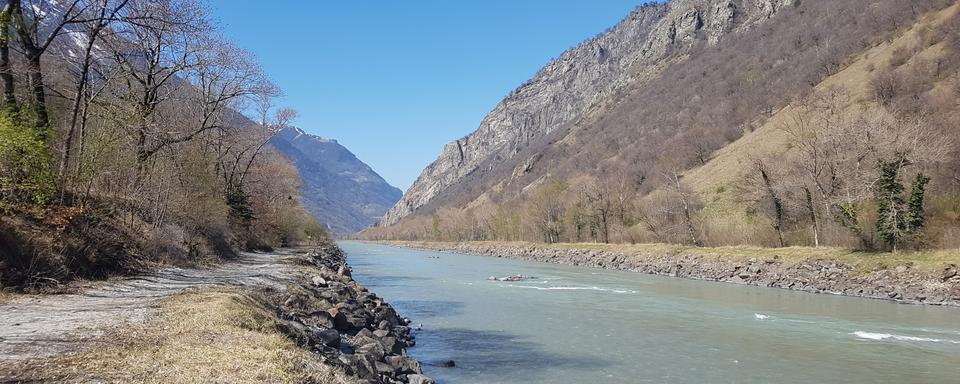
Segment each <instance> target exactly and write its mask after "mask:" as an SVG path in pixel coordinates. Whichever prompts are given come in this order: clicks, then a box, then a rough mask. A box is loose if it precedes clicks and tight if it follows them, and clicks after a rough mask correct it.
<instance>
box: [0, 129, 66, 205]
mask: <svg viewBox="0 0 960 384" xmlns="http://www.w3.org/2000/svg"><path fill="white" fill-rule="evenodd" d="M41 131H45V129H32V128H29V127H26V126H24V125H23V124H20V123H18V122H17V121H16V119H14V118H12V117H11V116H10V114H9V113H8V112H0V201H2V202H6V203H20V202H33V203H37V204H45V203H46V202H47V201H48V200H49V199H50V198H51V197H52V196H53V195H54V193H55V191H56V187H55V183H54V177H53V172H52V170H51V166H50V164H52V156H51V154H50V149H49V148H48V146H47V143H46V142H45V140H44V139H43V138H44V137H46V136H48V135H46V132H41Z"/></svg>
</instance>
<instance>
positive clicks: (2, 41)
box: [0, 3, 17, 113]
mask: <svg viewBox="0 0 960 384" xmlns="http://www.w3.org/2000/svg"><path fill="white" fill-rule="evenodd" d="M10 11H11V10H10V4H9V3H8V4H7V5H6V6H4V7H3V11H2V12H0V83H2V86H3V106H4V108H7V109H9V110H10V111H11V112H13V113H16V112H17V97H16V94H15V93H14V83H13V72H12V71H11V69H10Z"/></svg>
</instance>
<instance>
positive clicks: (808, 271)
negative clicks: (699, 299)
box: [389, 242, 960, 306]
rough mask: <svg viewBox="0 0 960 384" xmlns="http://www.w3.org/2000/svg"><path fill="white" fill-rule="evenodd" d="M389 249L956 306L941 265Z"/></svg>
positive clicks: (959, 275)
mask: <svg viewBox="0 0 960 384" xmlns="http://www.w3.org/2000/svg"><path fill="white" fill-rule="evenodd" d="M389 244H391V245H397V246H403V247H410V248H419V249H428V250H434V251H451V252H457V253H466V254H473V255H482V256H493V257H509V258H514V259H521V260H529V261H540V262H548V263H558V264H567V265H576V266H586V267H596V268H606V269H617V270H625V271H634V272H642V273H648V274H655V275H664V276H674V277H683V278H689V279H697V280H710V281H722V282H729V283H737V284H746V285H756V286H763V287H775V288H784V289H791V290H797V291H804V292H814V293H827V294H835V295H846V296H857V297H865V298H874V299H885V300H892V301H896V302H901V303H911V304H932V305H949V306H960V268H958V267H957V265H956V264H944V265H943V266H942V269H938V270H937V271H936V272H930V271H928V270H921V269H918V268H914V267H912V266H911V265H910V264H909V263H903V264H899V265H896V266H891V267H887V268H878V269H876V270H872V271H863V270H859V269H858V268H855V267H854V266H853V265H849V264H846V263H843V262H840V261H837V260H831V259H829V258H817V257H810V258H806V259H803V260H801V261H797V260H793V259H791V260H785V259H784V258H781V257H779V256H776V255H774V256H771V257H764V258H750V259H746V260H731V259H728V258H724V257H722V256H720V255H717V254H712V253H711V252H710V251H709V250H708V249H704V250H699V251H696V252H694V251H689V252H679V253H675V254H667V255H664V254H655V253H652V252H650V253H645V252H630V253H627V252H620V251H611V250H602V249H582V248H576V249H573V248H563V247H553V246H537V245H532V244H523V245H516V244H490V243H432V242H392V243H389Z"/></svg>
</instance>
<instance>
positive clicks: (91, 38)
mask: <svg viewBox="0 0 960 384" xmlns="http://www.w3.org/2000/svg"><path fill="white" fill-rule="evenodd" d="M100 17H101V18H100V20H101V21H98V22H97V24H96V25H95V26H94V27H93V28H92V29H91V30H90V33H89V35H88V36H87V46H86V47H84V50H83V63H82V64H81V65H80V76H79V79H77V89H76V92H75V93H74V98H73V108H72V110H71V114H70V127H69V128H68V129H67V137H66V139H65V140H64V143H63V154H62V155H61V158H60V175H59V179H60V188H61V202H62V200H63V194H64V193H66V190H67V187H68V186H67V181H68V180H67V174H68V170H69V169H70V155H71V151H72V150H73V141H74V137H75V136H76V132H77V120H78V119H79V117H80V107H81V101H82V100H83V98H84V95H85V94H84V92H85V90H86V88H87V78H88V77H89V74H90V59H91V54H92V52H93V45H94V42H95V41H96V39H97V35H99V34H100V30H101V29H102V28H103V22H102V20H103V15H100Z"/></svg>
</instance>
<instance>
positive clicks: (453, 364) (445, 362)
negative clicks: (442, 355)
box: [437, 360, 457, 368]
mask: <svg viewBox="0 0 960 384" xmlns="http://www.w3.org/2000/svg"><path fill="white" fill-rule="evenodd" d="M437 366H438V367H441V368H453V367H456V366H457V363H456V362H454V361H453V360H443V361H441V362H440V363H438V364H437Z"/></svg>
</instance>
